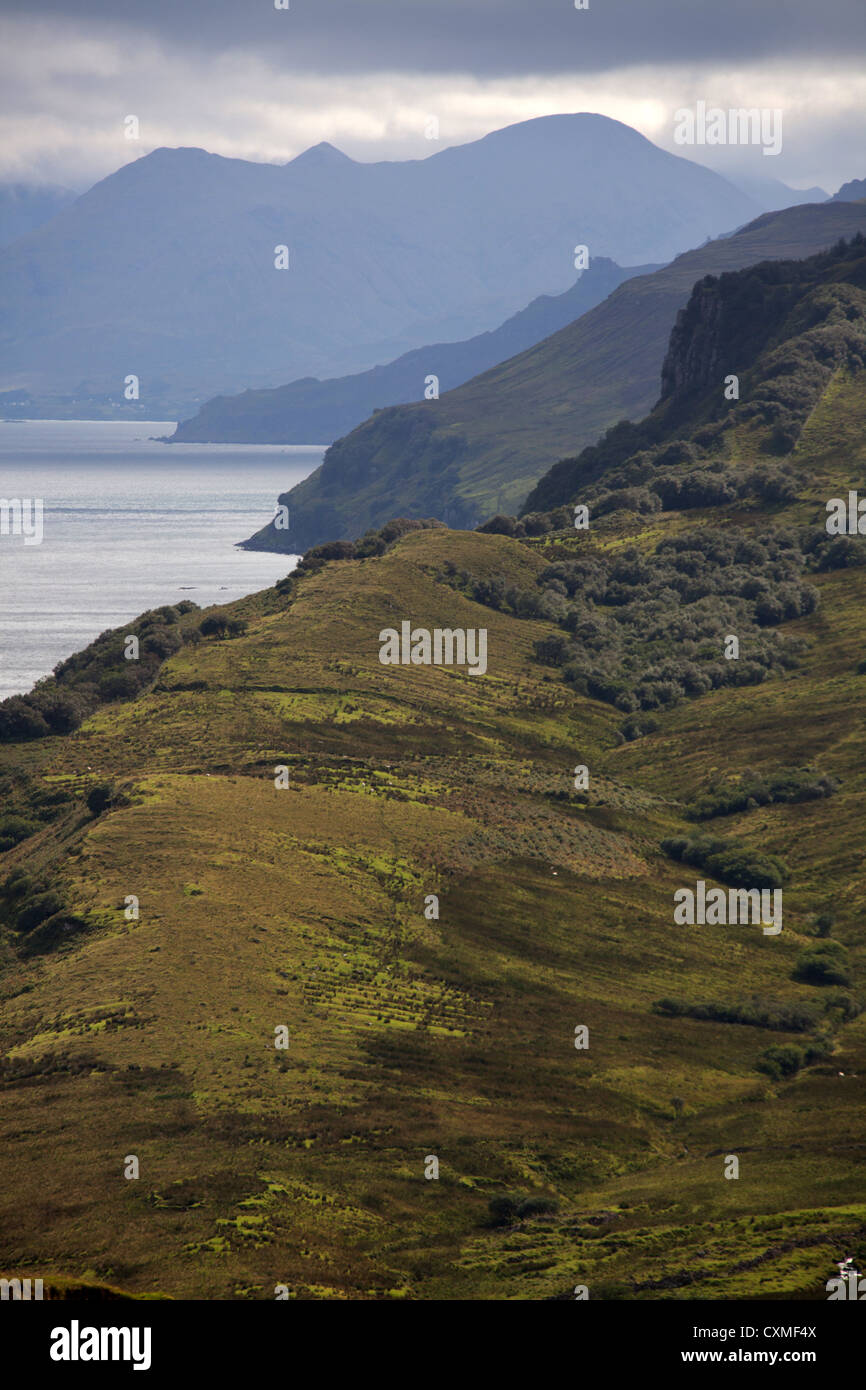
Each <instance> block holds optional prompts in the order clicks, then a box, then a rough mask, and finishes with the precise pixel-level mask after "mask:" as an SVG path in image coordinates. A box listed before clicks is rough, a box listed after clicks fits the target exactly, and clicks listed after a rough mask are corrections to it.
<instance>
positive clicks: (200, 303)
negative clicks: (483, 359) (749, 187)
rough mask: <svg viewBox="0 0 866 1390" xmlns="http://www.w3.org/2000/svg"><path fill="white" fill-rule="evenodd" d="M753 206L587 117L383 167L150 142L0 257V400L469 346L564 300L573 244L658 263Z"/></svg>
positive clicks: (545, 121)
mask: <svg viewBox="0 0 866 1390" xmlns="http://www.w3.org/2000/svg"><path fill="white" fill-rule="evenodd" d="M758 211H760V205H759V204H757V203H756V202H755V201H754V200H752V199H750V198H749V197H747V196H746V195H745V194H744V193H742V192H741V191H740V190H739V189H737V188H735V187H734V186H733V185H732V184H731V183H728V182H727V181H726V180H725V179H723V178H721V177H720V176H719V175H718V174H715V173H713V172H712V171H711V170H709V169H707V168H705V167H703V166H702V165H699V164H695V163H692V162H691V161H690V160H687V159H683V158H680V157H678V156H676V155H672V154H669V153H667V152H665V151H664V150H661V149H658V148H657V147H656V146H655V145H653V144H652V143H651V142H650V141H649V140H647V139H645V138H644V137H643V136H642V135H640V134H638V133H637V132H636V131H634V130H632V129H630V128H629V127H628V126H625V125H623V124H621V123H620V122H618V121H613V120H610V119H608V118H607V117H604V116H598V115H590V114H578V115H562V116H548V117H542V118H540V119H538V120H532V121H526V122H523V123H521V124H519V125H514V126H510V127H508V128H506V129H504V130H499V131H495V132H494V133H492V134H490V135H487V136H485V137H484V138H483V139H481V140H476V141H473V142H472V143H470V144H466V145H461V146H456V147H453V148H450V149H444V150H442V151H440V152H438V153H436V154H433V155H431V156H430V157H429V158H427V159H422V160H407V161H402V162H399V161H393V162H383V163H376V164H359V163H356V162H355V161H354V160H352V159H349V158H348V157H347V156H346V155H343V154H341V153H340V152H339V151H338V150H336V149H334V148H333V147H332V146H330V145H327V144H323V145H317V146H316V147H315V148H313V149H311V150H308V151H307V152H306V153H305V154H302V155H300V156H299V157H298V158H297V159H294V160H292V161H291V162H290V163H289V164H287V165H284V166H277V165H271V164H253V163H248V162H245V161H243V160H236V159H223V158H221V157H219V156H218V155H213V154H208V153H206V152H205V151H204V150H195V149H176V150H171V149H160V150H156V151H154V152H153V153H152V154H149V155H147V156H145V157H144V158H142V159H140V160H136V161H134V162H133V163H131V164H128V165H126V166H125V167H124V168H122V169H120V170H118V171H117V172H116V173H114V174H112V175H111V176H110V177H108V178H106V179H103V180H102V181H101V182H100V183H98V184H97V185H96V186H95V187H94V188H92V189H90V190H89V192H87V193H85V194H84V195H83V196H82V197H80V198H78V199H77V200H76V201H75V202H74V203H72V204H71V206H68V207H66V208H64V209H63V210H62V211H61V212H60V213H59V215H58V216H57V217H55V218H53V219H52V220H51V222H49V223H48V224H46V225H44V226H41V227H39V228H37V229H36V230H34V231H31V232H30V233H28V234H27V235H26V236H24V237H22V238H19V239H18V240H17V241H16V242H15V243H14V244H13V245H12V246H9V247H7V248H6V249H5V250H3V251H0V324H2V327H0V390H8V389H17V388H20V389H24V390H27V391H29V392H31V394H33V395H45V394H46V393H50V392H56V393H60V394H63V393H69V392H78V393H80V394H93V393H95V392H99V391H103V392H107V393H110V392H112V391H113V392H115V393H116V396H117V398H118V400H121V399H122V396H123V388H124V382H125V379H126V377H127V376H128V375H135V376H137V377H138V378H139V391H140V400H141V402H142V407H143V408H146V409H152V408H155V407H156V406H157V405H159V408H160V410H165V409H167V408H168V407H169V406H171V407H172V409H176V410H177V411H178V412H179V413H180V414H181V415H182V414H184V413H190V412H191V411H193V410H195V409H197V408H198V405H199V404H200V403H201V402H202V400H203V399H206V398H207V397H210V396H213V395H215V394H218V393H225V392H228V391H232V392H235V391H237V390H238V389H239V388H240V387H241V386H243V385H244V384H246V385H248V386H250V387H265V386H278V385H280V384H282V383H285V382H286V381H292V380H293V379H296V378H298V377H302V376H311V375H312V376H318V377H332V376H340V375H344V374H347V373H350V372H359V371H364V370H366V369H368V368H369V366H370V364H371V362H377V361H379V362H382V361H389V360H391V359H393V358H395V357H397V356H399V355H400V354H401V353H403V352H406V351H409V350H411V349H413V348H417V347H418V345H419V343H425V342H436V341H454V340H457V339H462V338H468V337H472V336H473V335H475V334H477V333H480V332H483V331H485V330H487V329H490V328H491V327H494V326H495V325H497V324H500V323H502V322H503V321H504V320H505V319H507V318H508V317H509V316H511V315H512V314H515V313H517V312H518V311H519V310H520V309H522V308H524V307H525V306H526V305H527V304H528V303H529V302H530V300H532V299H534V298H535V297H536V296H537V295H539V294H551V295H556V294H561V293H563V292H564V291H565V290H567V289H568V288H569V286H570V285H572V283H573V281H574V272H575V247H576V246H579V245H585V246H587V247H588V248H589V252H590V255H595V256H607V257H610V258H612V259H614V260H615V261H617V262H618V263H619V264H620V265H629V264H645V263H647V262H653V263H661V262H665V261H668V260H669V259H670V258H671V257H672V256H673V255H675V254H677V253H678V252H680V251H682V250H684V249H685V248H686V247H688V246H691V245H695V244H696V243H698V242H700V241H703V240H704V239H705V238H706V237H708V236H715V235H717V234H719V233H720V232H723V231H727V230H729V229H731V228H733V227H736V226H738V225H740V224H742V223H744V222H746V221H748V220H749V219H750V218H752V217H754V215H755V213H756V212H758ZM280 246H286V247H287V248H288V260H289V268H288V269H282V270H281V269H276V268H275V256H276V254H277V253H276V252H275V248H277V247H280ZM151 418H153V416H151ZM163 418H166V417H165V416H163Z"/></svg>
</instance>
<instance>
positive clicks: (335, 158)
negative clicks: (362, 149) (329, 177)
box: [286, 140, 357, 169]
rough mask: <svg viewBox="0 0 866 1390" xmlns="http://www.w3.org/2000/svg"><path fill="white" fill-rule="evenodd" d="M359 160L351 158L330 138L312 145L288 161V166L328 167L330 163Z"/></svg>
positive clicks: (346, 162)
mask: <svg viewBox="0 0 866 1390" xmlns="http://www.w3.org/2000/svg"><path fill="white" fill-rule="evenodd" d="M355 163H357V160H354V159H351V158H350V157H349V155H347V154H344V153H343V151H342V150H338V149H337V147H336V145H332V144H331V143H330V141H328V140H320V141H319V143H318V145H311V146H310V148H309V149H308V150H304V152H303V153H302V154H299V155H296V156H295V158H294V159H289V160H287V162H286V168H287V169H288V168H295V169H297V168H298V167H299V166H300V167H303V166H304V165H307V164H309V165H313V166H315V167H316V168H318V169H322V168H327V167H328V165H329V164H333V165H346V164H355Z"/></svg>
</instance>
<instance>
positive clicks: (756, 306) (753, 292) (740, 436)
mask: <svg viewBox="0 0 866 1390" xmlns="http://www.w3.org/2000/svg"><path fill="white" fill-rule="evenodd" d="M863 368H866V237H864V235H863V233H862V232H858V233H857V234H856V235H855V236H854V237H853V238H852V240H851V242H850V243H846V242H840V243H838V244H837V245H836V246H834V247H833V248H832V249H831V250H830V251H827V252H824V253H821V254H819V255H816V256H813V257H810V258H808V259H806V260H802V261H765V262H763V263H761V264H759V265H756V266H753V267H752V268H750V269H749V270H743V271H738V272H735V273H731V272H729V273H727V274H723V275H721V276H719V277H714V276H705V277H704V278H703V279H702V280H700V281H699V282H698V283H697V284H696V285H695V287H694V289H693V291H692V294H691V296H690V298H689V301H688V304H687V305H686V307H685V308H684V309H682V310H681V311H680V313H679V314H678V315H677V319H676V323H675V325H674V329H673V332H672V334H671V338H670V343H669V346H668V351H667V354H666V356H665V359H664V364H663V366H662V393H661V398H660V400H659V401H658V404H657V405H656V406H655V408H654V410H653V411H652V412H651V414H650V415H649V416H647V417H646V419H644V420H642V421H640V422H639V423H637V424H632V423H630V422H621V423H619V424H617V425H615V426H614V427H613V428H612V429H611V430H609V431H608V433H607V434H606V435H605V436H604V437H603V438H602V439H601V440H600V441H599V443H598V444H597V445H590V446H589V447H588V448H586V449H584V450H583V451H582V452H581V453H580V454H579V455H577V456H576V457H574V458H566V459H561V460H560V461H559V462H558V463H556V464H555V465H554V467H553V468H551V469H550V471H549V472H548V473H546V474H545V476H544V477H543V478H542V479H541V480H540V482H538V483H537V484H536V486H535V487H534V488H533V490H532V492H531V493H530V494H529V496H528V498H527V499H526V503H525V506H524V512H525V513H533V512H536V511H539V512H547V511H551V510H556V509H557V508H559V507H563V506H568V505H569V504H571V503H573V502H575V501H576V500H578V499H579V500H580V501H582V502H584V503H585V504H586V505H587V506H588V507H589V509H590V513H591V514H604V513H605V512H606V511H608V510H611V509H612V507H613V504H614V503H615V504H616V506H619V505H627V506H629V507H631V506H637V508H638V509H640V510H645V511H647V512H650V513H651V512H655V511H657V510H658V509H659V508H663V509H668V508H672V509H674V510H682V509H686V508H691V507H699V508H700V507H703V506H705V505H716V506H718V505H722V504H724V502H725V501H728V502H733V501H735V500H736V498H737V497H741V498H742V497H750V496H752V495H753V493H754V491H755V490H756V489H757V495H758V496H759V497H763V496H765V492H766V488H767V486H768V484H767V479H768V478H770V479H772V480H773V484H774V486H778V487H779V488H780V489H781V491H780V492H779V497H778V498H777V500H784V499H785V498H786V497H787V496H790V495H793V492H792V488H793V487H794V484H795V483H796V485H797V488H800V487H802V488H807V487H808V486H809V485H810V481H811V480H810V478H809V476H808V474H804V473H803V471H802V463H801V459H800V450H799V444H800V440H801V436H802V435H803V431H804V430H805V429H806V427H807V426H808V424H809V422H810V417H811V416H812V415H813V413H814V412H815V411H816V410H818V409H819V407H820V405H821V403H822V401H823V400H824V399H825V397H826V394H827V392H828V390H829V389H830V387H831V383H832V382H833V381H834V380H839V381H844V380H845V379H846V377H847V376H849V375H851V376H853V377H854V379H855V380H856V384H857V388H858V389H859V390H861V391H862V388H863V384H864V382H866V374H863ZM732 372H734V376H733V377H731V375H730V374H731V373H732ZM732 382H735V383H736V389H735V394H734V395H733V396H730V398H729V390H730V386H731V383H732ZM758 432H760V435H761V440H762V444H761V449H760V450H756V447H755V444H754V442H751V444H750V446H749V447H748V450H747V452H748V454H749V455H751V456H752V457H753V458H754V457H755V456H756V453H761V452H762V453H763V455H764V461H765V462H766V463H767V464H768V467H769V465H774V464H779V467H781V468H782V469H783V471H782V472H780V471H779V468H769V471H768V472H766V473H765V474H760V473H759V474H752V473H750V472H749V471H748V469H744V468H743V466H742V463H741V459H740V454H741V453H742V452H745V450H744V447H743V440H744V439H748V438H749V435H750V434H752V435H754V434H755V433H758ZM732 441H736V444H733V443H732ZM781 460H786V462H785V463H784V465H782V464H781V463H780V461H781ZM708 470H709V471H708ZM783 479H784V487H783V483H782V480H783ZM732 488H733V489H734V491H733V492H732V491H731V489H732ZM623 489H625V491H624V492H623ZM796 490H797V489H794V491H796ZM723 494H724V495H723ZM727 494H730V495H727ZM686 496H688V497H689V498H690V500H689V501H688V502H686V501H684V498H685V497H686ZM766 496H768V497H769V493H766ZM611 499H613V501H611Z"/></svg>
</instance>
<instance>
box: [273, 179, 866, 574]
mask: <svg viewBox="0 0 866 1390" xmlns="http://www.w3.org/2000/svg"><path fill="white" fill-rule="evenodd" d="M861 230H866V205H861V204H857V203H833V204H815V205H806V206H802V207H796V208H788V209H786V210H784V211H782V212H778V213H768V214H766V215H765V216H763V217H760V218H758V219H757V220H756V221H755V222H752V223H750V225H749V226H748V227H745V228H744V229H743V230H742V231H740V232H738V233H737V235H736V236H732V237H729V238H726V239H724V240H721V241H713V242H709V243H707V244H706V245H705V246H702V247H700V248H699V249H698V250H695V251H689V252H687V253H686V254H685V255H683V256H679V257H678V258H677V259H676V260H675V261H673V262H672V263H671V264H670V265H669V266H666V267H665V268H664V269H663V270H659V271H656V272H654V273H653V274H651V275H645V276H637V277H635V278H634V279H631V280H629V281H627V282H626V283H625V284H624V285H621V286H620V288H619V289H618V290H616V291H615V292H614V293H613V294H612V295H611V296H610V297H609V298H608V299H606V300H605V301H604V303H602V304H600V305H598V307H597V308H595V309H593V310H591V311H590V312H589V313H588V314H584V315H583V316H582V317H581V318H579V319H577V320H576V321H575V322H574V323H571V324H569V325H568V327H566V328H563V329H561V330H560V331H559V332H558V333H555V334H553V335H552V336H551V337H549V338H546V339H545V340H544V341H543V342H541V343H539V344H538V345H537V346H536V347H533V348H530V349H528V350H527V351H526V352H523V353H521V354H520V355H519V356H517V357H513V358H510V359H509V360H508V361H507V362H503V363H502V364H501V365H500V366H498V367H494V368H493V369H492V370H491V371H489V372H485V373H484V374H483V375H482V376H479V377H474V378H473V379H472V380H471V381H468V382H466V383H465V385H463V386H460V387H458V388H457V389H456V390H454V391H449V392H446V393H445V394H444V395H442V396H441V397H440V399H439V400H438V401H421V402H419V403H417V404H415V405H406V406H395V407H393V408H390V409H386V410H382V411H379V412H378V413H377V414H375V415H374V416H373V417H372V418H371V419H369V420H367V421H366V422H365V423H364V424H363V425H360V426H359V427H358V428H357V429H355V430H353V431H352V433H351V434H349V435H347V436H346V438H345V439H341V440H338V441H337V443H336V444H334V445H332V446H331V448H330V449H329V451H328V453H327V455H326V457H325V460H324V462H323V464H322V465H321V467H320V468H318V469H317V470H316V472H315V473H313V474H312V475H311V476H310V477H309V478H307V479H305V480H304V482H302V483H299V484H298V485H297V486H296V487H294V488H292V489H291V491H290V492H288V493H285V494H283V496H282V497H281V498H280V501H281V502H282V503H284V504H285V505H287V506H288V507H289V511H290V516H291V526H290V528H289V529H288V530H275V529H274V528H273V527H272V526H268V527H265V528H263V530H261V531H259V532H257V534H256V535H255V536H254V537H253V538H252V544H253V545H254V546H255V548H257V549H262V548H263V549H271V550H285V551H287V552H288V551H293V552H298V551H302V550H305V549H306V548H307V547H308V546H311V545H316V544H318V543H320V542H321V541H326V540H332V539H336V538H338V537H344V538H351V537H353V536H357V535H359V534H360V533H361V532H362V531H364V530H365V529H366V528H367V527H368V526H379V525H381V524H382V523H383V522H384V521H386V520H387V519H388V518H389V517H391V516H395V515H405V516H438V517H440V518H442V520H444V521H446V522H448V523H449V524H450V525H453V526H474V525H476V524H477V523H478V522H480V521H482V520H484V518H485V517H488V516H490V515H491V514H492V513H494V512H513V511H516V510H518V508H519V507H520V505H521V504H522V503H523V501H524V500H525V498H526V496H527V493H528V492H529V491H530V489H531V488H532V486H533V484H534V483H535V482H537V480H538V479H539V478H540V477H541V476H542V475H543V474H544V473H545V472H546V471H547V469H548V468H550V467H551V465H552V464H554V463H555V462H556V460H557V459H560V458H563V457H566V456H571V455H573V454H574V453H575V452H576V451H577V450H579V449H580V448H582V447H583V446H584V445H587V444H590V443H592V442H593V441H594V440H595V439H597V437H598V436H599V434H601V433H602V431H604V430H605V429H607V428H608V427H609V426H611V425H613V424H615V423H616V422H617V421H618V420H622V419H632V420H634V419H639V418H640V417H641V416H643V415H644V414H645V413H646V412H647V411H648V410H649V409H650V408H651V407H652V405H653V404H654V403H655V401H656V400H657V398H658V395H659V382H660V373H661V367H662V362H663V360H664V356H665V351H666V349H667V345H668V340H669V338H670V334H671V330H672V328H673V325H674V322H675V320H676V316H677V313H678V311H679V310H680V309H681V308H683V306H684V305H685V304H686V302H687V300H688V298H689V294H690V292H691V289H692V287H693V285H694V284H695V282H696V281H698V280H699V279H701V278H702V277H703V276H705V275H708V274H713V275H718V274H721V273H722V272H724V271H730V270H738V269H740V268H741V267H743V266H748V265H754V264H755V263H757V262H759V261H762V260H765V259H767V258H777V259H786V258H791V257H803V256H810V255H813V254H814V253H815V252H817V251H820V250H822V249H824V248H825V247H829V246H831V245H832V244H833V243H834V242H835V241H837V240H838V239H839V238H840V237H851V236H853V235H854V234H855V233H856V232H857V231H861Z"/></svg>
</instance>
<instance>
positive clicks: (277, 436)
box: [172, 256, 657, 444]
mask: <svg viewBox="0 0 866 1390" xmlns="http://www.w3.org/2000/svg"><path fill="white" fill-rule="evenodd" d="M655 269H657V267H655V266H632V267H629V268H628V269H623V267H622V266H618V265H617V264H616V262H615V261H611V260H609V259H608V258H607V257H605V256H598V257H596V259H595V260H593V261H591V263H590V266H589V268H588V269H587V270H585V271H582V272H581V274H580V277H579V279H578V280H577V282H576V283H575V284H574V285H572V287H571V289H569V290H566V291H565V293H564V294H559V295H540V296H539V297H538V298H537V299H534V300H533V301H532V303H531V304H530V305H528V306H527V308H525V309H521V311H520V313H519V314H514V315H513V316H512V317H511V318H510V319H508V320H507V321H506V322H505V323H503V324H502V325H501V326H500V327H499V328H496V329H494V330H493V331H492V332H490V333H479V334H477V335H476V337H474V338H468V339H466V340H465V341H464V342H460V343H432V344H430V345H429V346H427V347H421V348H415V349H414V351H412V352H406V353H404V354H403V356H402V357H398V358H397V360H396V362H389V363H388V365H387V366H384V367H373V368H372V369H371V370H370V371H368V372H359V373H356V374H354V375H352V376H344V377H336V378H334V379H333V380H330V381H318V380H317V379H316V378H315V377H304V378H302V379H301V380H300V381H293V382H291V383H290V384H289V385H288V386H278V387H276V388H275V389H274V390H271V391H244V392H243V393H242V394H241V395H239V396H217V398H216V399H215V400H213V401H208V402H207V404H206V405H204V406H202V408H201V410H200V411H199V413H198V415H196V416H194V417H193V419H191V420H185V421H183V422H182V423H181V424H180V425H178V427H177V430H176V431H175V433H174V434H173V435H172V443H179V444H190V443H213V442H216V443H255V444H329V443H331V441H332V440H334V439H338V438H339V437H340V436H341V435H343V434H348V432H349V431H350V430H352V429H354V428H355V426H356V425H358V424H360V423H361V422H362V421H363V420H366V419H367V417H368V415H372V414H373V412H374V411H375V410H377V409H379V408H381V407H383V406H386V405H399V404H402V403H404V402H408V401H418V400H422V399H423V398H424V391H425V381H426V380H427V377H428V376H429V375H430V374H431V373H433V374H435V376H436V378H437V382H438V389H439V391H440V392H442V391H449V390H451V389H452V388H453V387H455V386H460V385H462V383H463V382H464V381H469V379H470V378H471V377H473V376H478V375H479V373H481V372H485V371H487V370H488V368H489V367H495V366H496V364H497V363H498V362H504V361H505V360H506V358H508V357H513V356H514V355H515V354H516V353H518V352H522V351H523V350H524V349H525V348H528V347H532V346H533V344H534V343H539V342H541V340H542V338H547V337H548V336H549V335H550V334H551V333H555V332H556V330H557V329H558V328H563V327H564V326H565V325H566V324H567V323H572V322H573V320H574V319H576V318H580V316H581V314H585V313H586V312H587V311H588V310H589V309H592V308H594V307H595V305H596V304H600V303H601V301H602V300H603V299H606V298H607V296H608V295H609V294H612V293H613V291H614V290H615V289H616V288H617V286H619V285H621V284H622V283H623V281H625V280H628V279H630V278H631V277H632V276H633V275H641V274H644V273H646V272H647V271H650V270H655Z"/></svg>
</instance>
